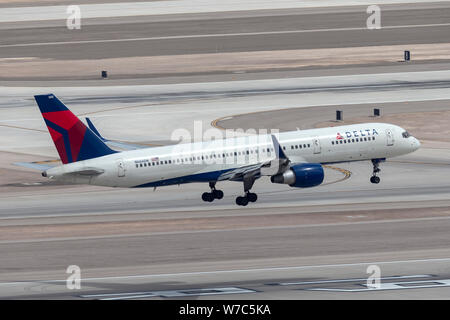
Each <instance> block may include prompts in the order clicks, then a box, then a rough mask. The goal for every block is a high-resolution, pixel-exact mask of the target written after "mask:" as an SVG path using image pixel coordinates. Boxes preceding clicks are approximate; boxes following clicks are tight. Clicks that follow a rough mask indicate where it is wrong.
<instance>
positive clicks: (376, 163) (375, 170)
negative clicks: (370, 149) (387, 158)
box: [370, 159, 381, 184]
mask: <svg viewBox="0 0 450 320" xmlns="http://www.w3.org/2000/svg"><path fill="white" fill-rule="evenodd" d="M380 162H381V160H379V159H372V165H373V172H372V177H370V182H372V183H375V184H376V183H380V177H378V176H377V173H378V172H380V171H381V170H380V168H379V166H380Z"/></svg>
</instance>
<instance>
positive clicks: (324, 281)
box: [267, 274, 433, 286]
mask: <svg viewBox="0 0 450 320" xmlns="http://www.w3.org/2000/svg"><path fill="white" fill-rule="evenodd" d="M430 277H433V275H430V274H417V275H409V276H391V277H383V278H380V280H395V279H411V278H430ZM366 280H367V278H356V279H337V280H320V281H299V282H280V283H268V284H267V285H272V286H294V285H305V284H322V283H342V282H356V281H366Z"/></svg>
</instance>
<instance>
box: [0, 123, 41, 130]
mask: <svg viewBox="0 0 450 320" xmlns="http://www.w3.org/2000/svg"><path fill="white" fill-rule="evenodd" d="M0 127H7V128H13V129H21V130H30V131H37V132H47V131H45V130H40V129H31V128H25V127H19V126H11V125H8V124H0Z"/></svg>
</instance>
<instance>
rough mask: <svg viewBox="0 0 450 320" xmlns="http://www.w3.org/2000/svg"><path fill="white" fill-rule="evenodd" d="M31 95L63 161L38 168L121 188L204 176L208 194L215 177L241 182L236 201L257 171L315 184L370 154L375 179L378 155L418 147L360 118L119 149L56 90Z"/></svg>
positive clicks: (217, 195)
mask: <svg viewBox="0 0 450 320" xmlns="http://www.w3.org/2000/svg"><path fill="white" fill-rule="evenodd" d="M35 99H36V102H37V104H38V106H39V109H40V111H41V113H42V116H43V118H44V121H45V124H46V125H47V128H48V131H49V132H50V135H51V137H52V139H53V142H54V144H55V147H56V149H57V151H58V153H59V156H60V158H61V161H62V163H63V164H62V165H60V166H57V167H52V168H49V169H47V170H46V171H43V172H42V175H43V176H44V177H48V178H51V179H56V180H59V181H63V182H68V183H77V184H91V185H98V186H109V187H124V188H145V187H153V188H156V187H160V186H167V185H174V184H183V183H190V182H205V183H209V187H210V189H211V191H210V192H205V193H203V195H202V199H203V200H204V201H207V202H212V201H213V200H214V199H221V198H222V197H223V192H222V191H221V190H218V189H216V183H217V182H218V181H225V180H230V181H239V182H241V183H243V186H244V194H243V196H239V197H237V198H236V204H238V205H241V206H246V205H247V204H248V203H249V202H255V201H256V200H257V195H256V193H252V192H251V189H252V187H253V184H254V182H255V180H256V179H258V178H260V177H262V176H269V177H270V181H271V182H272V183H281V184H288V185H289V186H291V187H293V188H309V187H314V186H318V185H320V184H321V183H322V182H323V180H324V170H323V167H322V165H323V164H327V163H339V162H349V161H364V160H371V162H372V165H373V172H372V177H371V178H370V182H372V183H379V182H380V178H379V177H378V175H377V174H378V173H379V172H380V168H379V164H380V162H382V161H384V160H386V158H390V157H395V156H400V155H404V154H407V153H410V152H413V151H415V150H417V149H418V148H419V147H420V142H419V141H418V140H417V139H416V138H414V137H413V136H411V135H410V134H409V133H408V132H407V131H405V130H404V129H402V128H401V127H399V126H396V125H392V124H386V123H362V124H355V125H347V126H340V127H330V128H322V129H311V130H301V131H291V132H283V133H279V134H277V135H273V134H266V135H254V136H246V137H237V138H229V139H223V140H214V141H208V142H195V143H186V144H178V145H172V146H163V147H152V148H141V149H136V148H135V150H128V151H122V152H119V151H116V150H113V149H111V148H110V147H109V146H108V140H106V139H105V138H103V137H102V136H101V135H100V133H99V132H98V131H97V129H96V128H95V127H94V126H93V124H92V122H90V121H89V119H87V120H88V127H86V126H85V125H84V124H83V122H81V121H80V120H79V119H78V118H77V117H76V116H75V115H74V114H73V113H72V112H71V111H70V110H69V109H67V107H66V106H65V105H64V104H63V103H62V102H61V101H60V100H59V99H58V98H57V97H56V96H55V95H53V94H47V95H37V96H35Z"/></svg>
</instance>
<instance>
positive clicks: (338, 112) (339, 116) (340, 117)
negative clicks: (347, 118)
mask: <svg viewBox="0 0 450 320" xmlns="http://www.w3.org/2000/svg"><path fill="white" fill-rule="evenodd" d="M343 118H344V117H343V111H342V110H336V121H342V120H343Z"/></svg>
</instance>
